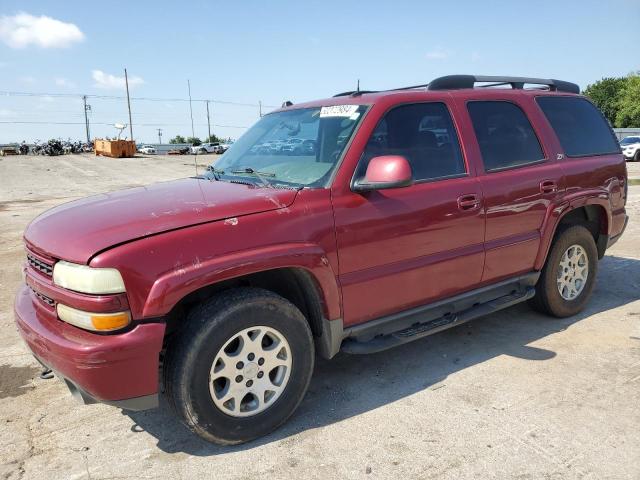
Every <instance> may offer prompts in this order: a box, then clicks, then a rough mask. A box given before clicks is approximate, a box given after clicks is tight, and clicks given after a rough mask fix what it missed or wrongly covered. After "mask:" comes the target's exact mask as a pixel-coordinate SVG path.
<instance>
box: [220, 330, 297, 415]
mask: <svg viewBox="0 0 640 480" xmlns="http://www.w3.org/2000/svg"><path fill="white" fill-rule="evenodd" d="M291 363H292V359H291V348H290V347H289V343H288V342H287V340H286V339H285V338H284V335H282V334H281V333H280V332H279V331H277V330H276V329H275V328H271V327H265V326H256V327H250V328H245V329H244V330H242V331H240V332H238V333H236V334H235V335H234V336H233V337H231V338H230V339H229V340H228V341H227V342H226V343H225V344H224V345H223V347H222V348H221V349H220V351H219V352H218V354H217V355H216V357H215V359H214V360H213V364H212V365H211V371H210V373H209V391H210V393H211V398H212V399H213V403H215V405H216V406H217V407H218V408H219V409H220V410H221V411H222V412H224V413H226V414H227V415H230V416H232V417H250V416H252V415H256V414H258V413H260V412H263V411H264V410H266V409H267V408H269V407H270V406H271V405H273V403H274V402H275V401H276V400H277V399H278V397H279V396H280V395H281V394H282V392H283V391H284V389H285V388H286V386H287V382H288V381H289V375H290V374H291Z"/></svg>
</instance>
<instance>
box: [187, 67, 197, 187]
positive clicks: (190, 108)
mask: <svg viewBox="0 0 640 480" xmlns="http://www.w3.org/2000/svg"><path fill="white" fill-rule="evenodd" d="M187 88H188V89H189V115H191V137H192V138H195V136H196V131H195V129H194V128H193V106H192V105H191V82H190V81H189V79H188V78H187ZM193 166H194V167H195V169H196V177H197V176H198V160H197V158H196V155H194V156H193Z"/></svg>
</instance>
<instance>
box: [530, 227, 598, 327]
mask: <svg viewBox="0 0 640 480" xmlns="http://www.w3.org/2000/svg"><path fill="white" fill-rule="evenodd" d="M597 271H598V250H597V248H596V244H595V241H594V239H593V236H592V235H591V232H589V230H587V229H586V228H585V227H583V226H580V225H576V226H573V227H569V228H566V229H565V230H563V231H561V232H560V233H559V234H558V236H557V238H556V239H555V241H554V243H553V245H552V247H551V251H550V252H549V255H548V257H547V262H546V263H545V265H544V268H543V269H542V273H541V274H540V279H539V280H538V284H537V285H536V295H535V297H533V299H531V301H530V303H531V305H532V306H533V308H535V309H536V310H538V311H539V312H542V313H546V314H548V315H553V316H555V317H569V316H571V315H575V314H576V313H578V312H580V311H581V310H582V309H584V307H585V305H586V303H587V301H588V300H589V297H591V293H592V291H593V287H594V284H595V277H596V273H597Z"/></svg>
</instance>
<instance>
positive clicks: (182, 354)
mask: <svg viewBox="0 0 640 480" xmlns="http://www.w3.org/2000/svg"><path fill="white" fill-rule="evenodd" d="M186 322H187V323H186V325H185V326H184V328H183V329H182V331H181V332H180V333H179V335H178V338H177V339H176V341H175V342H173V344H171V345H170V346H169V348H168V350H167V360H166V369H165V389H166V394H167V397H168V400H169V403H170V404H171V405H172V407H173V409H174V410H175V412H176V413H177V414H178V416H179V417H180V419H181V420H182V422H183V423H184V424H185V425H186V426H187V427H189V428H190V429H191V430H192V431H193V432H195V433H196V434H198V435H199V436H201V437H202V438H204V439H205V440H208V441H211V442H214V443H217V444H221V445H232V444H238V443H243V442H247V441H249V440H253V439H255V438H257V437H261V436H263V435H266V434H268V433H270V432H271V431H273V430H275V429H276V428H278V427H279V426H280V425H282V424H283V423H284V422H285V421H286V420H287V419H288V418H289V417H290V416H291V415H292V414H293V412H294V410H295V409H296V408H297V406H298V405H299V404H300V402H301V401H302V398H303V397H304V394H305V393H306V390H307V387H308V386H309V381H310V379H311V374H312V372H313V364H314V344H313V338H312V335H311V331H310V329H309V325H308V323H307V321H306V319H305V317H304V316H303V315H302V313H301V312H300V310H298V309H297V308H296V307H295V306H294V305H293V304H291V303H290V302H288V301H287V300H285V299H284V298H282V297H280V296H279V295H276V294H274V293H272V292H269V291H266V290H262V289H254V288H243V289H238V290H232V291H229V292H225V293H222V294H221V295H219V296H217V297H216V298H213V299H211V300H209V301H206V302H205V303H203V304H202V305H200V306H198V307H196V308H195V309H194V310H192V311H191V312H190V313H189V315H188V316H187V319H186Z"/></svg>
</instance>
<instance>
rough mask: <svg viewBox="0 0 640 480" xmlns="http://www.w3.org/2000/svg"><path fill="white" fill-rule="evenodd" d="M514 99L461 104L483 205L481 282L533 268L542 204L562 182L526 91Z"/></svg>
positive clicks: (543, 211)
mask: <svg viewBox="0 0 640 480" xmlns="http://www.w3.org/2000/svg"><path fill="white" fill-rule="evenodd" d="M514 97H516V96H515V95H514ZM516 99H517V100H511V99H510V100H508V101H507V100H474V99H468V100H467V101H465V102H464V103H465V105H461V107H462V108H463V109H464V110H466V112H467V113H468V115H469V120H470V122H471V125H472V129H473V132H474V133H475V137H476V141H477V142H475V146H476V147H477V148H471V150H472V151H473V153H472V155H474V156H475V159H476V160H479V161H477V167H478V169H479V180H480V184H481V187H482V191H483V195H484V205H485V209H486V233H485V252H486V256H485V266H484V271H483V275H482V281H483V282H485V283H491V282H494V281H499V280H501V279H505V278H508V277H511V276H514V275H517V274H520V273H526V272H530V271H532V270H533V269H534V263H535V259H536V256H537V253H538V249H539V247H540V241H541V227H542V225H543V223H544V219H545V216H546V212H547V208H548V207H549V204H550V203H551V202H554V200H556V199H557V198H558V195H559V191H560V190H562V189H563V188H564V185H563V174H562V169H561V167H560V165H559V163H558V162H557V161H556V159H555V158H551V155H552V153H551V152H549V148H548V147H547V148H545V145H544V144H543V143H542V142H541V141H540V138H541V135H540V132H541V130H540V129H539V128H536V127H535V126H534V125H540V121H541V115H540V112H539V110H537V109H535V108H533V106H534V104H533V103H532V100H531V99H530V98H528V97H525V96H517V97H516ZM532 117H533V121H532Z"/></svg>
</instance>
